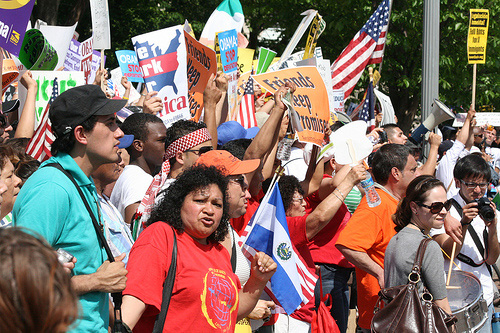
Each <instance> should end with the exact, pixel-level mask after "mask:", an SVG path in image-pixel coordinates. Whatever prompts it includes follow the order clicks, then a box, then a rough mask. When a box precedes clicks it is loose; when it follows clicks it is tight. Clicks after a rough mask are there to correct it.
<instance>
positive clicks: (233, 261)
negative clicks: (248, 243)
mask: <svg viewBox="0 0 500 333" xmlns="http://www.w3.org/2000/svg"><path fill="white" fill-rule="evenodd" d="M230 229H231V238H232V239H233V243H232V246H231V268H232V269H233V273H235V272H236V240H235V237H234V230H233V228H230Z"/></svg>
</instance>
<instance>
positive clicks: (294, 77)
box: [253, 67, 330, 147]
mask: <svg viewBox="0 0 500 333" xmlns="http://www.w3.org/2000/svg"><path fill="white" fill-rule="evenodd" d="M253 78H254V80H255V81H257V83H259V84H260V85H261V86H262V87H263V88H264V89H266V90H268V91H269V92H272V93H274V92H275V91H277V90H278V88H279V87H280V86H282V85H284V84H285V83H287V82H293V83H295V85H296V86H297V90H296V91H295V93H294V94H293V107H294V109H295V111H297V112H298V114H299V116H300V125H301V127H302V128H303V131H301V132H297V134H298V136H299V140H300V141H301V142H310V143H313V144H315V145H317V146H319V147H321V144H322V142H323V136H324V134H323V131H324V128H325V127H326V126H328V120H329V119H330V113H329V107H328V94H327V92H326V87H325V83H324V82H323V79H322V78H321V75H320V74H319V72H318V70H317V69H316V67H298V68H290V69H284V70H280V71H276V72H271V73H266V74H260V75H255V76H253Z"/></svg>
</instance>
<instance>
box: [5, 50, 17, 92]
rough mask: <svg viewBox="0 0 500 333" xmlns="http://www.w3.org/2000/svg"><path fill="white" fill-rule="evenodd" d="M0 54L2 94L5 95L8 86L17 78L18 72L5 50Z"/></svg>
mask: <svg viewBox="0 0 500 333" xmlns="http://www.w3.org/2000/svg"><path fill="white" fill-rule="evenodd" d="M2 52H3V62H2V92H3V93H5V92H6V91H7V88H9V86H10V85H11V84H12V83H14V81H15V80H16V79H17V78H18V77H19V70H18V69H17V66H16V63H15V62H14V60H13V59H12V56H11V55H10V53H9V52H7V51H6V50H3V51H2Z"/></svg>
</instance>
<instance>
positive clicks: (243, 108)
mask: <svg viewBox="0 0 500 333" xmlns="http://www.w3.org/2000/svg"><path fill="white" fill-rule="evenodd" d="M254 98H255V97H254V91H253V79H252V78H251V77H249V78H248V81H247V84H246V85H245V91H244V92H243V98H242V99H241V103H240V112H238V114H237V115H236V121H237V122H239V123H240V124H241V125H242V126H243V127H244V128H250V127H255V126H257V119H255V99H254Z"/></svg>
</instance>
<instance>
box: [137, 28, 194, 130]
mask: <svg viewBox="0 0 500 333" xmlns="http://www.w3.org/2000/svg"><path fill="white" fill-rule="evenodd" d="M132 44H133V45H134V49H135V53H136V54H137V58H138V59H139V66H140V67H141V72H142V76H143V77H144V82H146V87H147V89H148V91H158V95H157V96H158V97H159V98H161V100H162V102H163V110H161V111H160V112H159V113H158V116H159V117H160V118H162V120H163V122H164V123H165V126H167V127H169V126H170V125H171V124H172V123H174V122H176V121H177V120H180V119H190V118H191V116H190V113H189V103H188V80H187V70H186V65H187V62H186V58H187V55H186V40H185V38H184V31H183V26H182V25H177V26H174V27H170V28H166V29H161V30H157V31H153V32H149V33H146V34H143V35H139V36H136V37H134V38H132Z"/></svg>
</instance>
